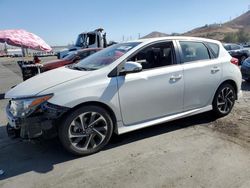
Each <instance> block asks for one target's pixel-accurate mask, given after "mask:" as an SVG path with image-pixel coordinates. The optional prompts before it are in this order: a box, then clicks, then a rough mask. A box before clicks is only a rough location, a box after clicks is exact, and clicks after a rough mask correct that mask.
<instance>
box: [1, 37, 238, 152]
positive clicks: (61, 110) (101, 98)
mask: <svg viewBox="0 0 250 188" xmlns="http://www.w3.org/2000/svg"><path fill="white" fill-rule="evenodd" d="M231 61H232V57H231V56H230V55H229V54H228V52H227V51H226V50H225V49H224V47H223V46H222V44H221V43H220V42H218V41H215V40H209V39H203V38H192V37H166V38H165V37H164V38H153V39H142V40H137V41H132V42H126V43H120V44H116V45H113V46H111V47H108V48H106V49H104V50H102V51H100V52H97V53H95V54H93V55H91V56H89V57H88V58H86V59H84V60H82V61H80V62H79V63H78V64H75V65H72V66H68V67H64V68H59V69H55V70H52V71H48V72H46V73H43V74H40V75H38V76H36V77H33V78H31V79H29V80H27V81H25V82H23V83H21V84H20V85H18V86H16V87H14V88H13V89H11V90H10V91H9V92H8V93H7V94H6V96H5V97H6V98H9V99H10V102H9V104H8V106H7V108H6V112H7V116H8V119H9V124H8V126H7V127H8V133H9V135H11V134H13V133H14V134H15V135H16V136H20V137H22V138H30V139H31V138H36V137H40V136H45V135H50V134H52V133H53V134H52V135H56V134H58V136H59V138H60V140H61V142H62V144H63V146H64V147H65V148H66V149H67V150H68V151H69V152H71V153H73V154H77V155H88V154H92V153H95V152H97V151H100V150H101V149H102V148H103V147H104V146H105V145H106V144H107V143H108V141H109V140H110V138H111V135H112V134H113V133H115V134H123V133H126V132H129V131H133V130H136V129H140V128H144V127H148V126H152V125H156V124H159V123H163V122H167V121H171V120H175V119H179V118H183V117H187V116H191V115H194V114H198V113H202V112H206V111H211V110H212V111H213V112H214V114H215V115H216V116H218V117H222V116H225V115H227V114H229V113H230V111H231V110H232V108H233V106H234V103H235V100H236V99H237V98H238V97H239V94H240V88H241V81H242V78H241V73H240V70H239V68H238V67H237V66H236V65H234V64H233V62H231ZM37 83H39V84H37Z"/></svg>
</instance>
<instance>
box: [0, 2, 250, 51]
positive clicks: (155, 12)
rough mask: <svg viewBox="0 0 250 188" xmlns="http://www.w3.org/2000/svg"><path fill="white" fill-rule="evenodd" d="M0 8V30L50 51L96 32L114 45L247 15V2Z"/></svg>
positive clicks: (14, 4)
mask: <svg viewBox="0 0 250 188" xmlns="http://www.w3.org/2000/svg"><path fill="white" fill-rule="evenodd" d="M0 8H1V11H0V30H4V29H25V30H27V31H30V32H33V33H35V34H37V35H38V36H40V37H41V38H43V39H44V40H45V41H46V42H47V43H48V44H50V45H52V46H54V45H67V44H69V43H73V42H75V40H76V38H77V35H78V34H79V33H81V32H86V31H92V30H94V29H96V28H99V27H102V28H104V29H105V31H106V32H107V39H108V41H111V40H113V41H118V42H120V41H122V39H123V38H124V39H125V40H128V39H137V38H138V36H139V35H140V36H144V35H146V34H148V33H150V32H152V31H159V32H164V33H168V34H170V33H173V32H177V33H183V32H186V31H189V30H191V29H193V28H195V27H200V26H203V25H205V24H213V23H215V22H216V23H223V22H226V21H229V20H230V19H233V18H235V17H237V16H239V15H241V14H242V13H243V12H246V11H247V10H249V9H250V0H209V1H204V0H0Z"/></svg>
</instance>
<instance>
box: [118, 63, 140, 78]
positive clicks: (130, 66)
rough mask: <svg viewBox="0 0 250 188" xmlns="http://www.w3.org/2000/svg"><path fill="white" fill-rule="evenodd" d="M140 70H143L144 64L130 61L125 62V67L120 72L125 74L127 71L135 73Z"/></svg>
mask: <svg viewBox="0 0 250 188" xmlns="http://www.w3.org/2000/svg"><path fill="white" fill-rule="evenodd" d="M140 71H142V66H141V64H140V63H136V62H134V61H128V62H126V63H125V65H124V68H123V69H122V70H121V71H120V73H121V74H123V75H125V74H127V73H135V72H140Z"/></svg>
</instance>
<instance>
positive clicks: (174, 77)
mask: <svg viewBox="0 0 250 188" xmlns="http://www.w3.org/2000/svg"><path fill="white" fill-rule="evenodd" d="M181 78H182V75H181V74H179V75H172V76H171V77H170V80H171V81H174V82H175V81H176V80H179V79H181Z"/></svg>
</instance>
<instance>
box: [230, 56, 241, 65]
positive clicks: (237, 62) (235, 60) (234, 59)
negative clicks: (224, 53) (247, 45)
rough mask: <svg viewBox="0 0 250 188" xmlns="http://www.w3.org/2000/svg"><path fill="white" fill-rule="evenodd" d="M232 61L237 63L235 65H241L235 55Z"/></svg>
mask: <svg viewBox="0 0 250 188" xmlns="http://www.w3.org/2000/svg"><path fill="white" fill-rule="evenodd" d="M230 62H231V63H233V64H235V65H237V66H238V65H239V60H238V59H236V58H234V57H233V58H232V59H231V61H230Z"/></svg>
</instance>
